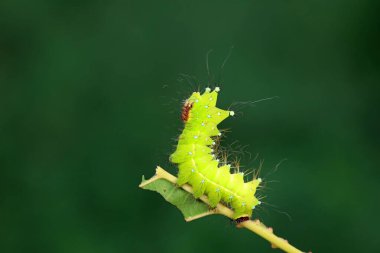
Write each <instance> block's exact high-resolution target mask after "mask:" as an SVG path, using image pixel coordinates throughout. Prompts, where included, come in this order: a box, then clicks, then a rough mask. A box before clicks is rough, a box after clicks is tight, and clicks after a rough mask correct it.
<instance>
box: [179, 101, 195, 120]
mask: <svg viewBox="0 0 380 253" xmlns="http://www.w3.org/2000/svg"><path fill="white" fill-rule="evenodd" d="M191 108H193V103H189V102H187V101H186V102H185V104H184V105H183V107H182V113H181V118H182V121H183V122H186V121H187V120H188V119H189V116H190V110H191Z"/></svg>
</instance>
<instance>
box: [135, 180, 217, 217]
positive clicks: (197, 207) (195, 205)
mask: <svg viewBox="0 0 380 253" xmlns="http://www.w3.org/2000/svg"><path fill="white" fill-rule="evenodd" d="M146 181H151V180H145V179H144V176H143V178H142V182H141V186H140V187H141V188H143V189H144V190H150V191H155V192H158V193H159V194H161V196H162V197H164V199H165V200H166V201H168V202H169V203H171V204H173V205H175V206H176V207H177V208H178V209H179V210H180V211H181V212H182V214H183V216H184V218H185V220H186V221H191V220H194V219H196V218H200V217H203V216H206V215H209V214H212V213H213V212H211V211H210V208H209V206H208V205H207V204H205V203H203V202H201V201H198V200H196V199H195V198H194V196H193V195H192V194H190V193H188V192H186V191H185V190H183V189H182V188H180V187H177V186H175V185H174V184H172V183H171V182H169V181H167V180H165V179H162V178H160V179H157V180H153V181H151V182H146ZM144 182H146V183H144Z"/></svg>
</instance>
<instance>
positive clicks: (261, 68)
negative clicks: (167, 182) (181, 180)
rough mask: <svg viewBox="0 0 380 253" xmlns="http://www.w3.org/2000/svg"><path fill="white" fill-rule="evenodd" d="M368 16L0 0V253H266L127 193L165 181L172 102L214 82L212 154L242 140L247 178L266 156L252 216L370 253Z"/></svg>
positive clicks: (310, 6) (375, 24)
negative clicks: (216, 123)
mask: <svg viewBox="0 0 380 253" xmlns="http://www.w3.org/2000/svg"><path fill="white" fill-rule="evenodd" d="M379 13H380V4H379V2H378V1H366V0H361V1H359V0H357V1H354V0H335V1H318V0H309V1H300V0H293V1H292V0H288V1H284V0H282V1H281V0H269V1H256V0H255V1H233V2H231V3H227V1H224V2H223V1H202V2H198V3H197V2H193V1H185V0H182V1H128V0H127V1H121V0H112V1H100V0H98V1H90V0H82V1H78V0H77V1H67V0H65V1H63V0H59V1H42V0H35V1H25V0H24V1H14V0H2V1H1V2H0V115H1V118H0V140H1V145H0V251H1V252H57V253H60V252H91V253H95V252H183V253H187V252H189V253H190V252H275V251H276V252H279V251H278V250H273V249H271V248H270V246H269V244H268V243H267V242H266V241H265V240H263V239H261V238H259V237H258V236H256V235H254V234H252V233H250V232H248V231H247V230H239V229H236V228H235V227H234V226H233V225H232V224H231V223H230V222H229V221H228V219H226V218H224V217H219V216H215V217H207V218H204V219H200V220H196V221H194V222H191V223H186V222H185V221H184V220H183V218H182V216H181V213H180V212H179V211H178V210H177V209H176V208H174V207H173V206H171V205H170V204H168V203H166V202H165V201H164V200H163V199H162V198H161V196H159V195H158V194H156V193H153V192H149V191H143V190H141V189H139V188H138V185H139V183H140V181H141V176H142V175H145V176H146V177H150V176H152V175H153V174H154V169H155V166H156V165H161V166H163V167H164V168H165V169H167V170H168V171H170V172H172V173H176V169H175V167H174V166H173V165H171V164H170V163H169V162H168V156H169V154H170V153H171V152H172V151H173V150H174V145H175V138H176V137H177V136H178V134H179V133H180V129H181V127H182V122H181V121H180V109H181V106H182V101H183V99H185V98H186V97H187V96H189V95H190V94H191V92H192V91H194V90H197V89H198V87H199V88H200V89H203V88H205V87H207V86H208V85H209V86H210V87H215V86H216V85H217V86H220V87H221V93H220V96H219V102H218V103H219V106H220V107H221V108H227V107H229V106H231V105H232V108H233V109H234V110H235V111H236V113H237V114H236V117H234V118H231V119H228V120H227V121H225V122H223V124H222V128H229V129H230V130H231V131H229V132H228V133H227V134H226V136H225V138H224V142H223V145H226V146H228V145H231V144H232V143H233V142H234V141H235V140H237V141H238V144H237V148H239V147H240V148H241V147H242V146H244V145H249V146H248V147H246V148H245V150H246V151H247V152H250V153H251V154H252V156H251V157H249V156H247V155H243V153H241V155H242V165H243V166H244V165H245V168H246V169H250V168H257V167H258V166H259V164H260V161H264V163H263V165H262V169H261V172H260V176H261V177H263V178H264V179H265V180H266V181H267V186H268V187H266V188H265V189H262V191H261V192H260V194H261V195H262V196H265V197H266V198H265V200H264V201H265V204H264V205H263V206H262V207H261V208H260V209H258V210H257V211H256V212H255V213H254V215H253V217H254V218H259V219H261V220H262V221H263V222H264V223H265V224H267V225H268V226H273V227H274V231H275V232H276V233H277V234H278V235H280V236H282V237H284V238H286V239H288V240H289V241H290V242H291V243H292V244H294V245H295V246H297V247H298V248H300V249H302V250H305V251H309V250H311V251H313V252H379V247H380V240H379V237H378V234H379V230H378V229H379V225H380V224H379V219H378V214H379V211H380V204H379V201H378V198H379V193H380V191H379V185H380V183H379V178H380V171H379V169H378V164H379V155H380V137H379V129H380V120H379V109H380V107H379V106H380V95H379V92H380V87H379V85H380V48H379V45H380V18H379ZM231 48H233V49H231ZM209 50H213V51H212V52H211V53H210V54H209V70H210V74H208V73H207V68H206V55H207V52H208V51H209ZM229 54H230V57H229V58H228V55H229ZM226 58H228V60H227V61H226V62H225V64H224V68H221V66H222V65H223V63H224V61H225V60H226ZM273 96H278V98H276V99H272V100H267V101H263V102H258V103H255V104H254V106H249V105H247V106H240V105H242V103H240V104H239V106H237V107H236V108H234V106H233V105H235V106H236V103H238V102H243V101H256V100H259V99H263V98H268V97H273ZM239 145H240V146H239ZM231 152H232V150H231ZM256 155H258V158H256V159H254V157H255V156H256ZM284 159H286V161H284V162H282V163H281V165H280V166H278V169H276V165H278V164H279V163H280V162H281V161H283V160H284ZM288 216H290V218H289V217H288Z"/></svg>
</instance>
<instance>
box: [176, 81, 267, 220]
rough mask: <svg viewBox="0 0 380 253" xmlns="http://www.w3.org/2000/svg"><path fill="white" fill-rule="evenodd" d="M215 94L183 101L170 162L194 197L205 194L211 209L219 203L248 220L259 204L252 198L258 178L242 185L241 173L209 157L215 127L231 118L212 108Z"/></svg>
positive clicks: (198, 94)
mask: <svg viewBox="0 0 380 253" xmlns="http://www.w3.org/2000/svg"><path fill="white" fill-rule="evenodd" d="M219 91H220V89H219V88H218V87H216V88H215V89H214V90H213V91H211V89H210V88H206V90H205V92H204V93H203V94H200V93H199V92H193V94H192V95H191V96H190V97H189V98H188V99H187V100H186V102H185V104H184V107H183V112H182V120H183V121H184V124H185V127H184V129H183V132H182V133H181V135H180V136H179V140H178V144H177V148H176V150H175V151H174V153H173V154H171V156H170V161H171V162H173V163H176V164H178V181H177V184H178V185H180V186H181V185H183V184H185V183H188V184H190V185H191V186H192V187H193V190H194V197H196V198H199V197H200V196H202V195H203V194H206V195H207V196H208V199H209V203H210V206H211V207H215V206H216V205H217V204H218V203H219V202H223V203H226V204H228V205H230V206H231V207H232V209H233V210H234V218H235V219H238V218H240V217H247V216H248V217H250V216H251V215H252V210H253V209H254V208H255V206H256V205H258V204H260V203H261V202H260V201H259V200H258V199H257V198H256V197H255V193H256V189H257V187H258V185H259V184H260V183H261V179H260V178H257V179H253V180H252V181H249V182H244V175H243V173H235V174H231V172H230V169H231V166H230V165H229V164H225V165H221V166H220V165H219V160H218V159H216V158H215V155H214V154H213V151H214V149H213V148H212V147H213V146H214V145H215V141H214V139H215V137H216V136H220V135H221V132H220V131H219V130H218V128H217V126H218V124H219V123H220V122H222V121H223V120H225V119H226V118H228V117H229V116H233V115H234V112H233V111H226V110H222V109H219V108H217V107H216V102H217V97H218V92H219Z"/></svg>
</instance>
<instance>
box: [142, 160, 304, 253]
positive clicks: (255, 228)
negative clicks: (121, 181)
mask: <svg viewBox="0 0 380 253" xmlns="http://www.w3.org/2000/svg"><path fill="white" fill-rule="evenodd" d="M160 178H162V179H165V180H167V181H169V182H171V183H173V184H176V182H177V178H176V177H175V176H173V175H172V174H170V173H169V172H167V171H165V170H164V169H162V168H161V167H159V166H157V168H156V175H155V176H154V177H152V178H151V179H149V180H147V181H145V182H143V183H142V184H140V187H142V186H144V185H146V184H149V183H151V182H153V181H155V180H157V179H160ZM182 188H183V189H184V190H185V191H187V192H189V193H191V194H193V188H192V187H191V186H190V185H188V184H184V185H183V186H182ZM199 199H200V200H201V201H203V202H204V203H206V204H208V205H209V202H208V198H207V196H205V195H202V196H201V197H200V198H199ZM213 213H218V214H222V215H224V216H226V217H228V218H230V219H233V213H234V211H233V210H231V209H230V208H228V207H227V206H225V205H223V204H221V203H219V204H218V205H217V206H216V208H215V210H213ZM210 214H211V213H210ZM200 217H203V216H200ZM200 217H194V218H193V219H190V220H194V219H196V218H200ZM238 227H244V228H246V229H248V230H251V231H252V232H254V233H256V234H258V235H259V236H261V237H263V238H264V239H266V240H267V241H269V242H270V243H271V244H272V247H274V248H280V249H282V250H283V251H285V252H288V253H302V251H300V250H299V249H297V248H295V247H293V246H292V245H290V244H289V243H288V241H287V240H285V239H283V238H280V237H278V236H276V235H275V234H274V233H273V230H272V228H268V227H266V226H265V225H264V224H263V223H261V222H260V221H259V220H254V221H253V220H248V221H244V222H241V223H239V225H238Z"/></svg>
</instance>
